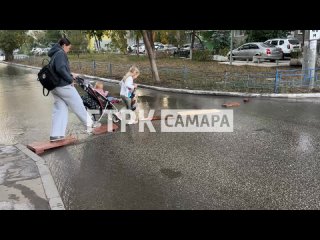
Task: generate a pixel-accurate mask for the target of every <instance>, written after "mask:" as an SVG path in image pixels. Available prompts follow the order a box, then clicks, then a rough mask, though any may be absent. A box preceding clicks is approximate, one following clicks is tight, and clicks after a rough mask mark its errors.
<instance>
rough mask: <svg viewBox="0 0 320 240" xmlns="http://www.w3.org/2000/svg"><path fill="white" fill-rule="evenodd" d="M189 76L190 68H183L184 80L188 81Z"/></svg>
mask: <svg viewBox="0 0 320 240" xmlns="http://www.w3.org/2000/svg"><path fill="white" fill-rule="evenodd" d="M187 75H188V68H187V67H186V66H184V67H183V80H184V81H185V80H186V79H187Z"/></svg>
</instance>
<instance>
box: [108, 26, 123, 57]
mask: <svg viewBox="0 0 320 240" xmlns="http://www.w3.org/2000/svg"><path fill="white" fill-rule="evenodd" d="M105 35H106V36H108V37H109V38H110V39H111V46H112V47H114V48H115V49H119V50H120V51H121V52H122V53H126V52H127V46H128V44H127V30H106V31H105Z"/></svg>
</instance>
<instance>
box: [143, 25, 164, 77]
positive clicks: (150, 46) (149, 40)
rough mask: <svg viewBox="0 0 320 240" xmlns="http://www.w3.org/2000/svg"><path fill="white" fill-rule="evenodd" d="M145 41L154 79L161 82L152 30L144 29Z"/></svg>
mask: <svg viewBox="0 0 320 240" xmlns="http://www.w3.org/2000/svg"><path fill="white" fill-rule="evenodd" d="M142 36H143V42H144V45H145V46H146V51H147V53H148V58H149V62H150V65H151V72H152V79H154V80H155V81H157V82H160V77H159V73H158V68H157V64H156V59H155V53H154V43H153V34H152V30H142Z"/></svg>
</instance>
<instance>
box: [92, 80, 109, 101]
mask: <svg viewBox="0 0 320 240" xmlns="http://www.w3.org/2000/svg"><path fill="white" fill-rule="evenodd" d="M94 90H95V91H97V92H98V93H100V94H101V95H102V96H104V97H107V96H108V93H109V92H108V91H104V90H103V82H101V81H97V82H96V84H95V85H94Z"/></svg>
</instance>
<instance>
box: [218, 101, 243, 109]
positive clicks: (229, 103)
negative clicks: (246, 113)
mask: <svg viewBox="0 0 320 240" xmlns="http://www.w3.org/2000/svg"><path fill="white" fill-rule="evenodd" d="M239 106H240V103H239V102H226V103H224V104H222V107H226V108H228V107H239Z"/></svg>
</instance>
